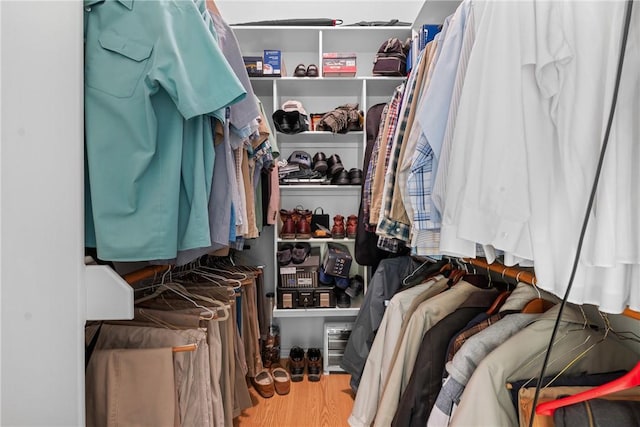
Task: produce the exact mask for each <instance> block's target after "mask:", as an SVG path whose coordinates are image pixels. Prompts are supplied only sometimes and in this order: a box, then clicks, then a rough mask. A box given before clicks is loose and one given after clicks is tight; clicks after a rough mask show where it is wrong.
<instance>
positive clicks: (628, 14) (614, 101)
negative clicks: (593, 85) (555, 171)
mask: <svg viewBox="0 0 640 427" xmlns="http://www.w3.org/2000/svg"><path fill="white" fill-rule="evenodd" d="M632 8H633V0H627V10H626V15H625V21H624V30H623V33H622V43H621V45H620V57H619V58H618V71H617V72H616V81H615V86H614V89H613V97H612V99H611V108H610V110H609V120H608V121H607V130H606V131H605V134H604V139H603V141H602V148H601V149H600V159H599V160H598V167H597V169H596V175H595V177H594V179H593V185H592V187H591V194H590V195H589V203H588V204H587V210H586V212H585V214H584V220H583V221H582V230H581V231H580V239H579V240H578V248H577V250H576V255H575V258H574V259H573V268H572V270H571V276H570V277H569V283H568V284H567V290H566V291H565V293H564V298H562V302H561V303H560V310H559V311H558V317H557V318H556V322H555V324H554V326H553V332H552V333H551V339H550V340H549V346H548V347H547V353H546V354H545V356H544V362H543V363H542V369H540V376H539V378H538V384H537V385H536V393H535V395H534V397H533V405H532V406H531V416H530V418H529V427H533V419H534V417H535V415H536V406H537V404H538V397H539V395H540V388H541V386H542V379H543V378H544V375H545V371H546V368H547V364H548V363H549V356H550V355H551V348H552V347H553V341H554V340H555V339H556V335H557V333H558V327H559V326H560V319H561V317H562V311H563V310H564V307H565V305H566V303H567V299H568V298H569V293H570V292H571V288H572V286H573V280H574V278H575V275H576V270H577V269H578V262H579V261H580V254H581V252H582V243H583V242H584V236H585V233H586V231H587V225H588V224H589V216H590V213H591V209H592V208H593V202H594V200H595V197H596V191H597V189H598V182H599V181H600V172H601V171H602V164H603V163H604V155H605V153H606V151H607V146H608V145H609V134H610V133H611V125H612V123H613V115H614V113H615V110H616V104H617V102H618V90H619V89H620V76H621V75H622V65H623V64H624V54H625V50H626V48H627V39H628V37H629V25H630V23H631V10H632Z"/></svg>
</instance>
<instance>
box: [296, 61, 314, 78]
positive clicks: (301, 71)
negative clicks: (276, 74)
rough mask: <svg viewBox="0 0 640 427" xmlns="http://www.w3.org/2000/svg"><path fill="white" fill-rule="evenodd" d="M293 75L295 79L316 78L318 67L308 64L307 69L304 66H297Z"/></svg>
mask: <svg viewBox="0 0 640 427" xmlns="http://www.w3.org/2000/svg"><path fill="white" fill-rule="evenodd" d="M293 75H294V76H296V77H318V75H319V73H318V66H317V65H315V64H309V66H308V67H305V66H304V64H298V66H297V67H296V69H295V71H294V72H293Z"/></svg>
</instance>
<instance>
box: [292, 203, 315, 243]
mask: <svg viewBox="0 0 640 427" xmlns="http://www.w3.org/2000/svg"><path fill="white" fill-rule="evenodd" d="M294 216H297V218H298V219H297V221H296V238H297V239H310V238H311V217H312V216H313V212H311V211H310V210H309V209H303V208H296V215H294Z"/></svg>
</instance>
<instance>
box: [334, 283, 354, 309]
mask: <svg viewBox="0 0 640 427" xmlns="http://www.w3.org/2000/svg"><path fill="white" fill-rule="evenodd" d="M334 292H335V294H336V305H337V306H338V308H349V307H351V297H350V296H349V295H348V294H347V293H346V292H345V291H343V290H342V289H338V288H336V289H334Z"/></svg>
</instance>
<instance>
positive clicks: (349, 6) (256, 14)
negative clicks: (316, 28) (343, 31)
mask: <svg viewBox="0 0 640 427" xmlns="http://www.w3.org/2000/svg"><path fill="white" fill-rule="evenodd" d="M434 1H435V0H434ZM215 2H216V5H217V6H218V8H219V9H220V12H221V14H222V16H223V17H224V19H225V21H227V22H228V23H229V24H237V23H241V22H249V21H261V20H272V19H289V18H331V19H342V20H343V21H344V24H352V23H355V22H359V21H388V20H390V19H398V20H400V21H404V22H409V23H413V20H414V19H415V17H416V15H417V13H418V11H419V10H420V7H421V6H422V4H423V3H424V1H420V0H399V1H382V0H373V1H371V0H348V1H344V0H343V1H339V0H334V1H327V0H322V1H319V0H295V1H291V0H289V1H287V0H275V1H274V0H215Z"/></svg>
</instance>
